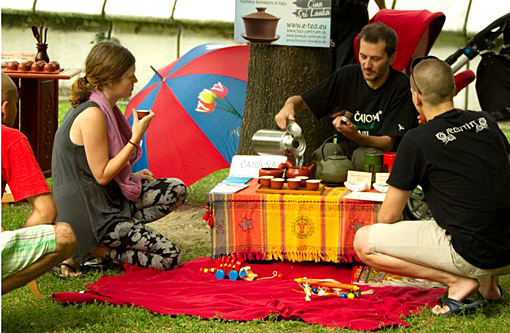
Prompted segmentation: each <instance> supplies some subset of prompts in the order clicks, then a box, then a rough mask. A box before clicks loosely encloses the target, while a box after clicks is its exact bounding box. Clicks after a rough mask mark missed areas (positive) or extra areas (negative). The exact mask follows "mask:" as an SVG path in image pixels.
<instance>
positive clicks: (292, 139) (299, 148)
mask: <svg viewBox="0 0 510 333" xmlns="http://www.w3.org/2000/svg"><path fill="white" fill-rule="evenodd" d="M251 144H252V147H253V149H254V150H255V151H256V152H257V154H259V155H285V156H294V157H300V156H302V155H303V154H304V153H305V149H306V142H305V139H304V138H303V137H302V136H294V135H292V134H290V133H289V132H287V131H280V130H269V129H261V130H258V131H257V132H255V134H253V137H252V138H251Z"/></svg>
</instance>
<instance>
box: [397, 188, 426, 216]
mask: <svg viewBox="0 0 510 333" xmlns="http://www.w3.org/2000/svg"><path fill="white" fill-rule="evenodd" d="M424 199H425V195H424V194H423V190H422V188H421V186H419V185H418V186H417V187H416V188H415V189H414V191H413V192H412V193H411V197H410V198H409V200H408V201H407V204H406V207H405V209H404V218H405V219H408V220H431V219H433V216H432V213H431V212H430V209H429V205H427V203H426V202H425V200H424Z"/></svg>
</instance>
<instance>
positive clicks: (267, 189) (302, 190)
mask: <svg viewBox="0 0 510 333" xmlns="http://www.w3.org/2000/svg"><path fill="white" fill-rule="evenodd" d="M325 188H326V186H324V184H319V188H318V189H317V190H315V191H312V190H307V189H306V187H300V188H298V189H297V190H290V189H289V187H288V186H287V183H285V184H283V188H282V189H280V190H277V189H274V188H270V187H266V186H262V185H259V187H258V188H257V189H256V190H255V192H256V193H269V194H306V195H321V194H322V192H324V189H325Z"/></svg>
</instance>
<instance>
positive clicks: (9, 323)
mask: <svg viewBox="0 0 510 333" xmlns="http://www.w3.org/2000/svg"><path fill="white" fill-rule="evenodd" d="M62 104H64V103H61V107H60V108H59V118H60V119H61V118H62V117H63V115H64V114H65V112H67V109H68V105H67V106H65V105H64V106H62ZM505 135H506V136H507V137H508V138H509V140H510V132H506V133H505ZM227 174H228V169H225V170H220V171H217V172H215V173H214V174H211V175H210V176H208V177H205V178H204V179H202V180H200V181H198V182H197V183H195V184H193V185H192V186H190V188H189V196H188V199H189V201H188V204H193V205H199V204H203V203H204V201H205V198H206V196H207V193H208V192H209V191H210V189H212V187H214V185H215V184H216V183H218V182H219V181H221V180H222V179H223V178H225V177H226V176H227ZM29 212H30V207H29V205H28V204H13V205H9V206H2V223H3V224H4V226H5V227H6V228H7V229H15V228H19V227H20V226H21V225H22V224H23V223H24V221H25V220H26V218H27V216H28V214H29ZM176 243H177V245H179V246H181V248H182V250H183V252H184V253H186V256H185V259H186V260H191V259H194V258H199V257H204V256H209V255H210V245H209V243H205V242H204V243H200V244H194V245H193V247H190V246H187V247H186V246H183V245H182V244H179V242H178V241H176ZM121 273H122V272H121V271H119V270H108V271H106V274H107V275H117V274H121ZM102 274H103V272H101V271H96V272H94V271H92V272H89V273H87V275H86V277H85V278H83V279H67V280H59V279H57V278H55V277H54V276H52V275H51V274H50V273H46V274H44V275H43V276H42V277H40V278H39V279H38V281H39V285H40V287H41V290H42V292H43V293H44V294H46V295H51V294H52V293H56V292H64V291H71V292H78V291H81V290H85V289H86V287H85V285H86V284H90V283H93V282H94V281H96V280H98V279H99V278H100V277H101V276H102ZM501 284H502V285H503V287H504V289H506V290H508V289H509V288H510V277H508V276H507V277H503V278H502V279H501ZM507 298H508V295H507ZM1 314H2V316H1V319H2V332H104V333H108V332H112V333H119V332H158V333H159V332H167V331H168V332H185V333H189V332H243V333H245V332H289V333H290V332H292V333H295V332H350V331H349V330H346V329H335V328H325V327H322V326H318V325H309V324H306V323H303V322H300V321H285V320H280V319H279V318H278V317H277V316H271V317H269V318H268V319H265V320H257V321H251V322H236V321H229V320H219V319H201V318H198V317H190V316H184V315H182V316H164V315H159V314H153V313H150V312H148V311H146V310H143V309H140V308H135V307H128V306H112V305H102V304H91V305H83V306H82V305H73V306H63V305H61V304H60V303H54V302H52V301H51V299H49V298H45V299H42V300H38V299H35V298H34V297H33V296H32V295H31V294H30V292H29V291H28V289H27V288H25V287H23V288H20V289H17V290H14V291H12V292H11V293H9V294H7V295H5V296H2V313H1ZM406 320H407V322H408V323H409V324H410V327H409V328H401V327H395V328H389V329H387V330H385V332H386V331H387V332H448V331H451V332H504V331H506V330H507V327H508V326H509V325H510V306H509V305H508V304H507V302H505V303H504V304H503V305H502V306H497V305H490V306H488V307H486V308H485V309H484V310H483V312H479V313H476V314H474V315H470V316H466V317H452V318H443V317H437V316H433V315H431V314H430V312H428V311H424V312H423V313H421V314H419V315H416V316H412V317H409V318H407V319H406Z"/></svg>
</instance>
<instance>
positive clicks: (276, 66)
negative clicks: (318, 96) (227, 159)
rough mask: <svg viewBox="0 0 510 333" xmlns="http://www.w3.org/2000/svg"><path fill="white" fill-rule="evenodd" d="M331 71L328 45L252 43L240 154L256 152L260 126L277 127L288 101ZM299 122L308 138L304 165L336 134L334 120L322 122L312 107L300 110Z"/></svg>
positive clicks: (266, 127)
mask: <svg viewBox="0 0 510 333" xmlns="http://www.w3.org/2000/svg"><path fill="white" fill-rule="evenodd" d="M331 71H332V63H331V52H330V50H329V49H328V48H309V47H290V46H275V45H267V44H251V48H250V61H249V67H248V84H247V87H246V100H245V104H244V115H243V125H242V130H241V136H240V138H239V148H238V150H237V153H238V154H240V155H253V154H255V151H254V150H253V148H252V145H251V138H252V136H253V134H255V132H256V131H258V130H259V129H277V128H278V127H277V125H276V122H275V120H274V116H275V115H276V114H277V113H278V111H280V109H281V108H282V107H283V104H284V103H285V100H286V99H287V98H288V97H290V96H292V95H300V94H302V93H304V92H305V91H306V90H308V89H310V88H311V87H313V86H314V85H315V84H317V83H318V82H319V81H321V80H322V79H324V78H325V77H326V76H327V75H329V74H330V73H331ZM296 122H297V123H298V124H299V125H300V126H301V128H302V130H303V136H304V138H305V140H306V152H305V164H304V165H308V164H310V163H311V154H312V152H313V151H314V150H315V149H316V148H317V147H319V146H320V145H321V143H322V142H323V141H324V140H325V139H326V138H327V137H328V136H330V135H332V134H333V127H332V125H331V120H329V119H323V120H321V121H318V120H317V118H316V117H315V116H314V115H313V114H312V113H311V112H310V111H309V110H303V111H302V112H300V113H298V114H297V115H296Z"/></svg>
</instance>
